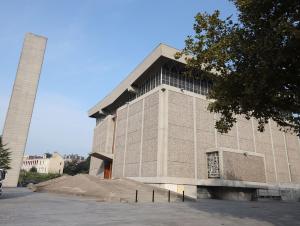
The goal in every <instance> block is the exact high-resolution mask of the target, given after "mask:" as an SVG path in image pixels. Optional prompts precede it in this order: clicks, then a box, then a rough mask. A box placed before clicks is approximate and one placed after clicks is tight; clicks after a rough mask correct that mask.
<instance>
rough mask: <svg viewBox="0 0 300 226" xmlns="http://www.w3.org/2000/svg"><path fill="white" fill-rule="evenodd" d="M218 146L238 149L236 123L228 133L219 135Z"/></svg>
mask: <svg viewBox="0 0 300 226" xmlns="http://www.w3.org/2000/svg"><path fill="white" fill-rule="evenodd" d="M217 141H218V147H224V148H233V149H238V143H237V131H236V125H234V126H233V127H232V129H231V130H230V131H229V132H228V133H226V134H220V133H218V135H217Z"/></svg>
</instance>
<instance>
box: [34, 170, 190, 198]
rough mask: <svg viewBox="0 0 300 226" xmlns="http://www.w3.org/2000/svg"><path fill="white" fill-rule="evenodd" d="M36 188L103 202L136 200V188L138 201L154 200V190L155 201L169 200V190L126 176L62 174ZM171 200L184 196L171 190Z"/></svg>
mask: <svg viewBox="0 0 300 226" xmlns="http://www.w3.org/2000/svg"><path fill="white" fill-rule="evenodd" d="M36 190H37V191H46V192H54V193H62V194H72V195H81V196H87V197H94V198H96V199H97V200H98V201H103V202H135V196H136V190H138V202H152V193H153V190H154V202H168V190H165V189H162V188H157V187H153V186H150V185H146V184H143V183H141V182H137V181H134V180H130V179H125V178H121V179H112V180H104V179H101V178H99V177H96V176H91V175H87V174H78V175H75V176H62V177H59V178H56V179H53V180H49V181H46V182H42V183H39V184H37V185H36ZM185 199H186V200H187V197H185ZM170 201H171V202H182V196H181V195H179V194H177V193H174V192H171V193H170Z"/></svg>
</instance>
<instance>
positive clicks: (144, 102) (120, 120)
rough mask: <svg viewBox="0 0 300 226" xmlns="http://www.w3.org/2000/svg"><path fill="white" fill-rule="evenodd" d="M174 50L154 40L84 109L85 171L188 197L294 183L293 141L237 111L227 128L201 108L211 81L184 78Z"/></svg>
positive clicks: (241, 193)
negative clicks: (88, 143)
mask: <svg viewBox="0 0 300 226" xmlns="http://www.w3.org/2000/svg"><path fill="white" fill-rule="evenodd" d="M178 51H179V50H177V49H175V48H172V47H169V46H167V45H164V44H160V45H159V46H157V48H155V49H154V50H153V51H152V52H151V53H150V54H149V55H148V56H147V57H146V58H145V59H144V61H143V62H142V63H141V64H139V65H138V66H137V68H136V69H135V70H134V71H133V72H132V73H131V74H130V75H129V76H128V77H127V78H126V79H125V80H124V81H122V82H121V83H120V84H119V85H118V86H117V87H116V88H115V89H114V90H113V91H112V92H111V93H109V94H108V95H107V96H106V97H105V98H104V99H103V100H101V101H100V102H99V103H98V104H97V105H95V106H94V107H93V108H91V109H90V110H89V112H88V114H89V116H90V117H92V118H95V119H96V127H95V129H94V138H93V149H92V152H91V164H90V174H91V175H99V176H100V177H102V178H107V179H109V178H120V177H127V178H131V179H134V180H138V181H141V182H144V183H148V184H152V185H155V186H158V187H161V188H166V189H170V190H172V191H175V192H182V191H183V190H184V191H185V194H187V195H189V196H191V197H197V195H198V197H221V198H226V197H231V198H234V197H235V198H237V199H240V198H241V199H244V198H246V199H249V198H251V196H253V194H255V192H256V191H257V189H258V188H260V189H274V190H277V191H279V190H282V189H283V190H285V189H290V190H291V189H295V191H297V190H296V189H299V187H300V142H299V139H298V137H297V136H295V135H291V134H288V133H283V132H281V131H279V130H278V128H277V126H276V124H275V123H274V122H270V123H269V124H268V125H267V126H266V129H265V132H264V133H260V132H258V131H257V129H256V128H257V122H256V121H255V120H253V119H251V120H246V119H245V118H243V117H239V118H238V122H237V123H236V125H235V126H234V127H233V128H232V130H231V131H230V132H229V133H228V134H220V133H218V132H217V131H216V129H215V128H214V125H215V120H216V118H217V115H216V114H213V113H210V112H208V111H207V105H208V103H209V101H208V100H207V99H206V94H207V92H208V90H209V89H210V87H211V83H210V82H209V81H205V80H199V79H195V78H189V77H185V76H183V75H181V74H180V72H181V71H182V70H183V68H184V65H185V61H184V59H178V60H177V59H175V58H174V54H175V53H176V52H178Z"/></svg>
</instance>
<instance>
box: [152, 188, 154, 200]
mask: <svg viewBox="0 0 300 226" xmlns="http://www.w3.org/2000/svg"><path fill="white" fill-rule="evenodd" d="M152 202H154V189H153V191H152Z"/></svg>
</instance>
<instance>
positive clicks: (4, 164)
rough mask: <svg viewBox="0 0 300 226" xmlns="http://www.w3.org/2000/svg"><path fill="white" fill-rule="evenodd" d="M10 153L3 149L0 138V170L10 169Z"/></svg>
mask: <svg viewBox="0 0 300 226" xmlns="http://www.w3.org/2000/svg"><path fill="white" fill-rule="evenodd" d="M10 155H11V152H10V151H9V149H8V148H5V144H3V143H2V136H0V168H1V169H6V170H8V169H10V166H9V164H10V161H11V158H10Z"/></svg>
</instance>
